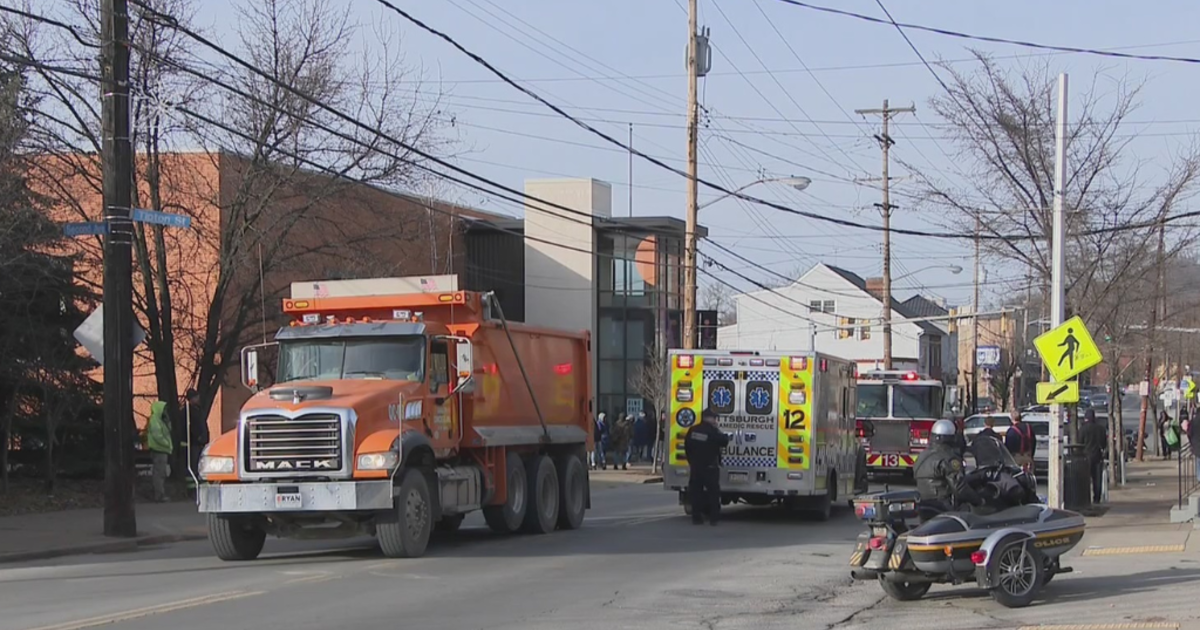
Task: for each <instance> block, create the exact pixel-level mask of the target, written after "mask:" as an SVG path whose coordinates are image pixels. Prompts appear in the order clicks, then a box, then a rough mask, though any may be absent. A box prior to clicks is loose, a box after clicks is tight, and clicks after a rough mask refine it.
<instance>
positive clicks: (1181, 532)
mask: <svg viewBox="0 0 1200 630" xmlns="http://www.w3.org/2000/svg"><path fill="white" fill-rule="evenodd" d="M1177 466H1178V464H1177V463H1176V462H1175V461H1174V460H1171V461H1164V460H1161V459H1150V458H1147V459H1146V461H1144V462H1136V461H1133V462H1129V463H1128V464H1127V465H1126V483H1125V485H1124V486H1115V487H1113V488H1111V489H1110V490H1109V502H1108V504H1107V506H1104V507H1107V508H1108V509H1107V510H1106V511H1105V512H1104V514H1103V515H1102V516H1092V517H1088V519H1087V534H1086V536H1085V537H1084V544H1083V545H1082V548H1081V549H1077V550H1076V553H1081V552H1082V553H1089V554H1096V553H1099V552H1097V551H1096V550H1097V549H1110V550H1115V549H1118V548H1120V549H1141V548H1147V549H1148V548H1150V547H1162V548H1164V549H1163V550H1164V551H1165V548H1167V547H1171V548H1174V549H1176V550H1178V551H1180V552H1187V553H1200V536H1193V535H1192V534H1193V532H1195V531H1196V530H1195V529H1194V525H1193V524H1192V523H1172V522H1171V518H1170V510H1171V506H1173V505H1175V504H1176V502H1177V500H1178V496H1177V495H1178V489H1177V485H1176V475H1177V470H1178V468H1177Z"/></svg>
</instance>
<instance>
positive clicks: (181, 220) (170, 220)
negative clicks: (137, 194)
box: [129, 208, 192, 229]
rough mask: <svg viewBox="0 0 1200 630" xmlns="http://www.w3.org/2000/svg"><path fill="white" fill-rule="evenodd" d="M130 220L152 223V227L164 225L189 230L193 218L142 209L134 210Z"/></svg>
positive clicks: (131, 212)
mask: <svg viewBox="0 0 1200 630" xmlns="http://www.w3.org/2000/svg"><path fill="white" fill-rule="evenodd" d="M129 218H130V219H133V220H134V221H137V222H138V223H150V224H152V225H163V226H166V227H173V228H183V229H187V228H189V227H192V217H189V216H187V215H186V214H171V213H170V212H159V211H157V210H143V209H142V208H134V209H133V210H131V211H130V212H129Z"/></svg>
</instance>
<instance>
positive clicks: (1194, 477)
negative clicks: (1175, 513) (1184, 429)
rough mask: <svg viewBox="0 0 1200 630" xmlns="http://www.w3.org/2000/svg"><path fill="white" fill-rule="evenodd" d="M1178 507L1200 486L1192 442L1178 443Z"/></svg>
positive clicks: (1184, 503) (1199, 472) (1199, 473)
mask: <svg viewBox="0 0 1200 630" xmlns="http://www.w3.org/2000/svg"><path fill="white" fill-rule="evenodd" d="M1176 459H1177V461H1178V463H1179V474H1178V483H1179V507H1180V508H1182V507H1183V506H1184V505H1186V504H1187V501H1188V497H1190V496H1191V495H1192V493H1193V492H1195V491H1196V490H1197V488H1200V470H1197V469H1196V453H1195V449H1193V448H1192V444H1190V443H1189V444H1187V445H1180V447H1179V457H1177V458H1176Z"/></svg>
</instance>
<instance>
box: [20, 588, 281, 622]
mask: <svg viewBox="0 0 1200 630" xmlns="http://www.w3.org/2000/svg"><path fill="white" fill-rule="evenodd" d="M264 593H266V591H230V592H227V593H217V594H215V595H204V596H201V597H193V598H191V599H182V600H179V601H175V602H168V603H166V604H158V605H155V606H147V607H145V608H135V609H133V610H127V611H125V612H119V613H112V614H108V615H101V616H98V617H91V618H88V619H80V620H78V621H67V622H63V623H59V624H54V625H51V626H41V627H39V628H33V629H31V630H82V629H83V628H94V627H96V626H105V625H109V624H114V623H120V622H122V621H130V620H132V619H140V618H142V617H149V616H152V615H161V614H164V613H169V612H175V611H177V610H185V609H188V608H195V607H197V606H206V605H208V604H216V603H220V602H227V601H232V600H235V599H242V598H245V597H253V596H255V595H262V594H264Z"/></svg>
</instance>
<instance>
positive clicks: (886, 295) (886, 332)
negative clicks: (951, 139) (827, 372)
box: [854, 98, 917, 370]
mask: <svg viewBox="0 0 1200 630" xmlns="http://www.w3.org/2000/svg"><path fill="white" fill-rule="evenodd" d="M916 111H917V108H916V107H912V106H910V107H897V108H892V107H888V100H887V99H886V98H885V99H883V109H856V110H854V113H856V114H859V115H860V116H865V115H867V114H878V115H879V116H880V117H882V118H883V132H882V133H880V134H878V135H876V136H875V139H876V140H878V141H879V146H880V147H882V148H883V203H877V204H875V205H876V206H877V207H878V208H879V210H880V212H882V214H883V299H882V300H881V301H882V302H883V369H885V370H890V369H892V210H893V209H895V208H896V206H893V205H892V203H891V197H890V195H889V193H890V191H889V184H890V183H891V178H890V177H888V149H890V148H891V147H892V145H893V144H895V141H894V140H892V137H891V136H890V135H888V122H889V121H890V120H891V119H892V116H893V115H895V114H901V113H908V114H915V113H916Z"/></svg>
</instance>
